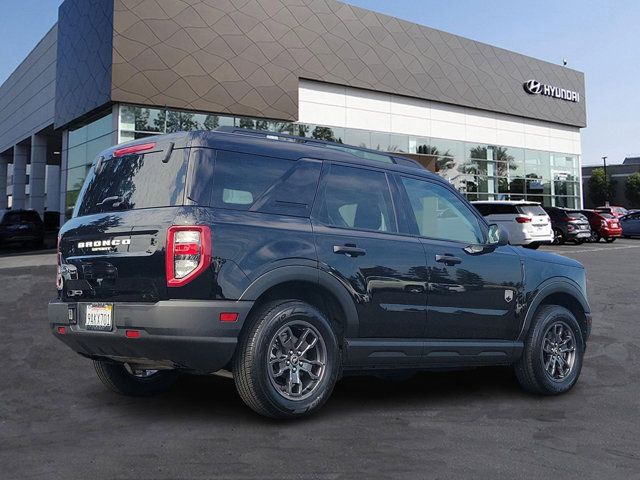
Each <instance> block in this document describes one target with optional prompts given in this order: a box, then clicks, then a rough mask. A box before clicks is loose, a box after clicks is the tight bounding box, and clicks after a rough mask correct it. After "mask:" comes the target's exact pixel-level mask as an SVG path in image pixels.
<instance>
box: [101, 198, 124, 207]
mask: <svg viewBox="0 0 640 480" xmlns="http://www.w3.org/2000/svg"><path fill="white" fill-rule="evenodd" d="M122 202H124V198H122V197H119V196H113V197H107V198H105V199H104V200H102V201H101V202H99V203H96V207H101V206H102V205H109V204H111V206H112V207H115V208H118V207H119V206H120V204H121V203H122Z"/></svg>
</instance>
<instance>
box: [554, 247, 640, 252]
mask: <svg viewBox="0 0 640 480" xmlns="http://www.w3.org/2000/svg"><path fill="white" fill-rule="evenodd" d="M629 248H640V245H625V246H623V247H605V246H602V247H594V248H588V249H582V250H569V249H566V250H546V251H547V252H551V253H559V254H568V253H588V252H604V251H607V252H610V251H611V250H626V249H629Z"/></svg>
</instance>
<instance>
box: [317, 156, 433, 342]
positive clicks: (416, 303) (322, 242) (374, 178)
mask: <svg viewBox="0 0 640 480" xmlns="http://www.w3.org/2000/svg"><path fill="white" fill-rule="evenodd" d="M318 195H319V196H318V199H317V200H316V204H315V207H314V214H313V218H312V222H313V230H314V234H315V238H316V247H317V251H318V259H319V262H320V268H321V269H323V270H325V271H326V272H328V273H329V274H331V275H333V276H334V277H336V278H337V279H338V280H339V281H340V282H341V283H342V284H343V285H344V286H345V287H346V288H347V289H348V290H349V291H350V292H351V295H352V297H353V299H354V301H355V303H356V308H357V311H358V318H359V332H358V336H359V337H361V338H418V337H421V336H422V334H423V333H424V328H425V319H426V293H425V290H426V265H425V257H424V250H423V248H422V245H421V243H420V240H419V239H418V238H416V237H412V236H408V235H400V234H399V233H398V228H397V223H398V222H397V219H396V214H395V211H394V206H393V203H392V201H391V195H390V189H389V182H388V180H387V175H386V174H385V173H384V171H378V170H373V169H366V168H361V167H351V166H344V165H339V164H331V165H329V164H327V165H325V172H324V174H323V178H322V180H321V183H320V189H319V194H318Z"/></svg>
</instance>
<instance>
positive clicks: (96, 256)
mask: <svg viewBox="0 0 640 480" xmlns="http://www.w3.org/2000/svg"><path fill="white" fill-rule="evenodd" d="M147 145H153V147H151V148H147V149H146V150H142V151H138V152H132V153H127V151H125V152H124V153H123V154H119V155H116V156H112V155H110V154H109V155H106V156H105V157H102V158H101V159H99V160H98V161H97V162H96V163H95V164H94V166H93V167H92V168H91V171H90V172H89V175H88V176H87V179H86V181H85V183H84V186H83V188H82V191H81V192H80V196H79V198H78V202H77V204H76V207H75V211H74V217H73V218H72V219H71V220H70V221H68V222H67V223H66V224H65V225H64V226H63V227H62V229H61V230H60V253H61V263H62V265H61V272H62V280H63V284H62V285H61V287H62V296H63V298H64V299H68V300H105V301H149V302H152V301H157V300H159V299H162V298H166V293H167V292H166V278H165V259H164V253H165V249H164V247H165V243H166V237H167V229H168V227H169V226H171V225H172V224H173V223H174V220H175V218H176V215H177V214H178V212H179V209H180V207H181V206H182V205H183V203H184V191H185V180H186V176H187V168H188V153H187V152H188V150H186V149H175V150H173V152H172V153H170V154H169V158H167V152H166V148H167V147H166V146H164V145H156V144H155V143H148V144H147Z"/></svg>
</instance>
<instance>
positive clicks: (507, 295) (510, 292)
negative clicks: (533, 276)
mask: <svg viewBox="0 0 640 480" xmlns="http://www.w3.org/2000/svg"><path fill="white" fill-rule="evenodd" d="M511 300H513V290H505V291H504V301H505V302H507V303H511Z"/></svg>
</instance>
